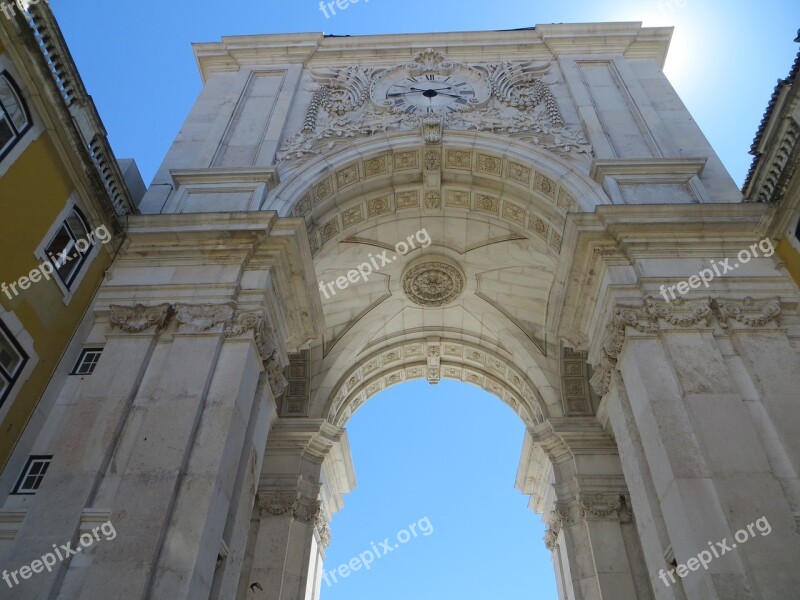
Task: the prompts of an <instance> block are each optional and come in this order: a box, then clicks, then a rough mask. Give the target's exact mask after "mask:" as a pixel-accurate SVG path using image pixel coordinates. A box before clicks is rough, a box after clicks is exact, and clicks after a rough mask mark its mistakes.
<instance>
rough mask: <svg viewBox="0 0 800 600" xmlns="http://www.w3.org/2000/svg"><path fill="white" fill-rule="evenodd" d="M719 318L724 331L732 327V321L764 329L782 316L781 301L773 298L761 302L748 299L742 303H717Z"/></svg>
mask: <svg viewBox="0 0 800 600" xmlns="http://www.w3.org/2000/svg"><path fill="white" fill-rule="evenodd" d="M716 308H717V311H716V312H717V316H718V318H719V321H720V325H721V326H722V327H723V328H724V329H728V328H729V327H730V321H731V319H732V320H734V321H737V322H739V323H741V324H742V325H744V326H746V327H764V326H766V325H767V324H768V323H771V322H772V321H777V320H778V317H780V314H781V305H780V299H778V298H773V299H769V300H765V301H761V302H757V301H755V300H753V298H751V297H749V296H748V297H747V298H745V299H744V300H742V301H734V300H722V301H718V302H717V303H716Z"/></svg>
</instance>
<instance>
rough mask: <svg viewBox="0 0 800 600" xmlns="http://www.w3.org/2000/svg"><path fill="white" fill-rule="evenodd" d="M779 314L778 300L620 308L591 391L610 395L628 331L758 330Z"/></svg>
mask: <svg viewBox="0 0 800 600" xmlns="http://www.w3.org/2000/svg"><path fill="white" fill-rule="evenodd" d="M780 314H781V306H780V300H779V299H778V298H771V299H767V300H758V301H757V300H754V299H753V298H750V297H747V298H744V299H742V300H723V299H715V298H711V297H709V298H704V299H702V300H685V299H683V298H678V299H677V300H673V301H672V302H664V301H661V300H655V299H654V298H652V297H651V296H647V297H645V298H644V303H643V305H642V306H640V307H636V306H619V307H617V308H616V310H615V311H614V316H613V317H612V320H611V323H610V324H609V325H608V326H607V328H606V337H605V339H604V340H603V353H604V354H603V356H602V357H601V358H600V361H599V362H598V363H597V364H596V365H595V367H594V374H593V376H592V379H591V385H592V389H594V391H595V392H596V393H597V394H599V395H601V396H602V395H605V394H606V393H608V390H609V388H610V385H611V378H612V374H613V372H614V370H615V369H616V366H617V359H618V358H619V355H620V352H622V347H623V345H624V344H625V339H626V334H627V328H628V327H631V328H633V329H635V330H637V331H639V332H642V333H651V334H652V333H657V332H658V331H660V330H662V329H665V328H667V327H668V326H670V325H671V326H674V327H681V328H690V327H698V326H710V325H711V324H712V323H716V324H717V325H719V327H720V328H721V329H723V330H725V329H729V328H731V325H732V322H733V321H735V322H738V323H740V324H741V326H743V327H748V328H757V327H764V326H766V325H767V324H769V323H770V322H772V321H775V320H776V319H777V318H778V317H779V316H780ZM662 322H663V323H662Z"/></svg>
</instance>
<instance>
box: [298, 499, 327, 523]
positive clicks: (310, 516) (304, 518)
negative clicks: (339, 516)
mask: <svg viewBox="0 0 800 600" xmlns="http://www.w3.org/2000/svg"><path fill="white" fill-rule="evenodd" d="M320 507H321V503H320V501H319V500H311V499H310V498H306V497H304V496H301V497H300V498H299V500H298V501H297V503H296V504H295V506H294V518H295V520H297V521H300V522H301V523H312V522H314V523H315V522H316V520H317V515H319V511H320Z"/></svg>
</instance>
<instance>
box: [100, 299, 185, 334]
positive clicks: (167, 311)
mask: <svg viewBox="0 0 800 600" xmlns="http://www.w3.org/2000/svg"><path fill="white" fill-rule="evenodd" d="M109 310H110V316H109V320H110V321H111V324H112V325H115V326H117V327H119V328H120V329H121V330H122V331H124V332H125V333H142V332H144V331H146V330H148V329H150V328H151V327H152V328H155V331H156V332H158V331H161V330H162V329H163V328H164V326H165V325H166V324H167V321H168V319H169V317H170V316H171V315H172V312H173V311H172V305H170V304H158V305H156V306H145V305H143V304H136V305H134V306H121V305H118V304H112V305H111V306H110V307H109Z"/></svg>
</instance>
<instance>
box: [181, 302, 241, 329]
mask: <svg viewBox="0 0 800 600" xmlns="http://www.w3.org/2000/svg"><path fill="white" fill-rule="evenodd" d="M175 316H176V319H177V321H178V323H180V325H181V330H182V331H184V332H189V333H202V332H205V331H210V330H211V329H214V328H215V327H218V326H223V325H225V323H227V322H228V321H230V319H231V317H233V305H232V304H176V305H175Z"/></svg>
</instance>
